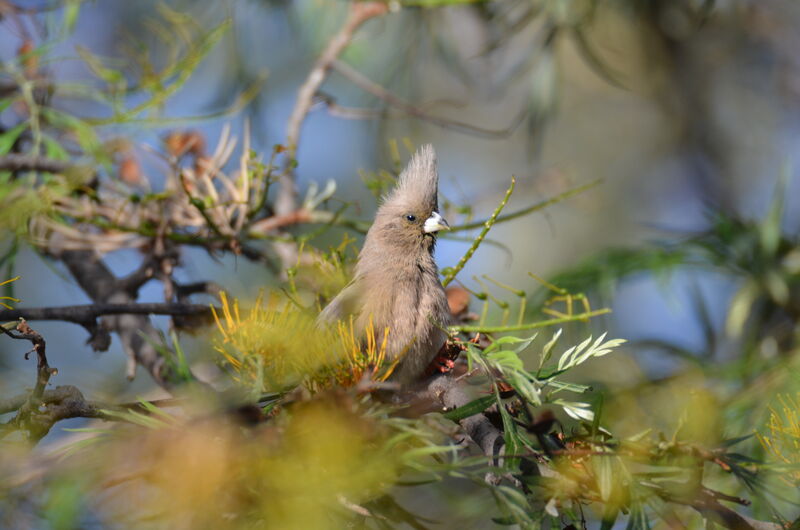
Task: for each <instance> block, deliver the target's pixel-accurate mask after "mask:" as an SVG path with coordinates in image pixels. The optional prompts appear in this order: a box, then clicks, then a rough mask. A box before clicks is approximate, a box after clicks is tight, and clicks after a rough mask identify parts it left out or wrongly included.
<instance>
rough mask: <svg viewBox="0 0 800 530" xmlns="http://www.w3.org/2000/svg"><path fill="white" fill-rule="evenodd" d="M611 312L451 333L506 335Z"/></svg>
mask: <svg viewBox="0 0 800 530" xmlns="http://www.w3.org/2000/svg"><path fill="white" fill-rule="evenodd" d="M610 312H611V310H610V309H596V310H594V311H587V312H586V313H579V314H577V315H572V316H567V317H561V318H550V319H547V320H540V321H538V322H531V323H529V324H521V325H517V326H482V325H481V326H451V327H450V331H451V332H455V333H505V332H507V331H525V330H528V329H537V328H545V327H547V326H553V325H555V324H565V323H567V322H575V321H576V320H586V319H587V318H592V317H596V316H599V315H605V314H608V313H610Z"/></svg>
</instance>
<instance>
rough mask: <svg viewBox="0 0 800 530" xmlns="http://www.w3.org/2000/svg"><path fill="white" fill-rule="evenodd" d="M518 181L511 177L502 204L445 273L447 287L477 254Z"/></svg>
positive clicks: (444, 280) (443, 281)
mask: <svg viewBox="0 0 800 530" xmlns="http://www.w3.org/2000/svg"><path fill="white" fill-rule="evenodd" d="M516 183H517V179H515V178H514V177H511V186H509V187H508V190H506V195H505V197H503V200H502V201H500V204H498V205H497V208H495V210H494V212H492V215H491V217H489V219H487V220H486V221H485V222H484V223H483V230H481V233H480V234H478V237H476V238H475V240H474V241H473V242H472V245H471V246H470V247H469V249H467V252H466V254H464V255H463V256H461V259H460V260H459V261H458V263H457V264H456V266H455V267H453V268H452V269H450V270H449V271H448V273H447V274H446V275H445V277H444V279H443V280H442V286H444V287H447V284H449V283H450V282H452V281H453V279H454V278H455V277H456V274H458V273H459V272H461V269H463V268H464V265H466V264H467V262H468V261H469V259H470V258H471V257H472V255H473V254H475V251H476V250H478V247H479V246H480V244H481V242H482V241H483V238H485V237H486V234H488V233H489V230H491V229H492V226H494V224H495V223H496V222H497V218H498V216H499V215H500V212H502V211H503V208H504V207H505V205H506V204H508V199H509V197H511V193H513V191H514V185H515V184H516ZM478 226H480V224H478Z"/></svg>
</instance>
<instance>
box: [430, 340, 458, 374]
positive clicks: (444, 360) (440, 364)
mask: <svg viewBox="0 0 800 530" xmlns="http://www.w3.org/2000/svg"><path fill="white" fill-rule="evenodd" d="M461 350H462V348H461V347H460V346H458V345H457V344H454V343H452V342H445V343H444V344H443V345H442V347H441V349H440V350H439V353H437V354H436V357H434V358H433V360H432V361H431V363H430V364H429V365H428V368H427V370H426V371H425V372H426V374H427V375H433V374H436V373H440V374H446V373H448V372H451V371H452V370H453V368H455V366H456V359H458V356H459V354H460V353H461Z"/></svg>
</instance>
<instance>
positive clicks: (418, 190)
mask: <svg viewBox="0 0 800 530" xmlns="http://www.w3.org/2000/svg"><path fill="white" fill-rule="evenodd" d="M438 189H439V173H438V172H437V170H436V152H435V151H434V150H433V146H432V145H431V144H427V145H423V146H422V147H420V148H419V149H418V150H417V152H416V153H414V156H412V157H411V161H410V162H409V163H408V166H406V168H405V170H403V172H402V173H401V174H400V178H399V179H398V181H397V186H396V187H395V189H394V191H393V192H392V193H391V194H390V195H389V196H388V197H387V202H388V201H394V200H398V199H402V200H403V201H408V202H409V203H410V204H413V205H420V206H423V205H424V206H430V209H431V210H436V209H438V204H439V199H438Z"/></svg>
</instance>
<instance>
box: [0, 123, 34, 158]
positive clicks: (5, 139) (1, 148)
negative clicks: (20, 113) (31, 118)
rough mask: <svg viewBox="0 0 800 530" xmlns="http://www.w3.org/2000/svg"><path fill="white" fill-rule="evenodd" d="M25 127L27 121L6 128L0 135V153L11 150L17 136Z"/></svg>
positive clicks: (3, 153)
mask: <svg viewBox="0 0 800 530" xmlns="http://www.w3.org/2000/svg"><path fill="white" fill-rule="evenodd" d="M27 128H28V122H22V123H20V124H19V125H17V126H15V127H12V128H11V129H9V130H7V131H6V132H5V133H4V134H3V135H2V136H0V155H5V154H8V152H9V151H11V148H12V147H14V143H15V142H16V141H17V138H19V136H20V135H21V134H22V132H23V131H24V130H25V129H27Z"/></svg>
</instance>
